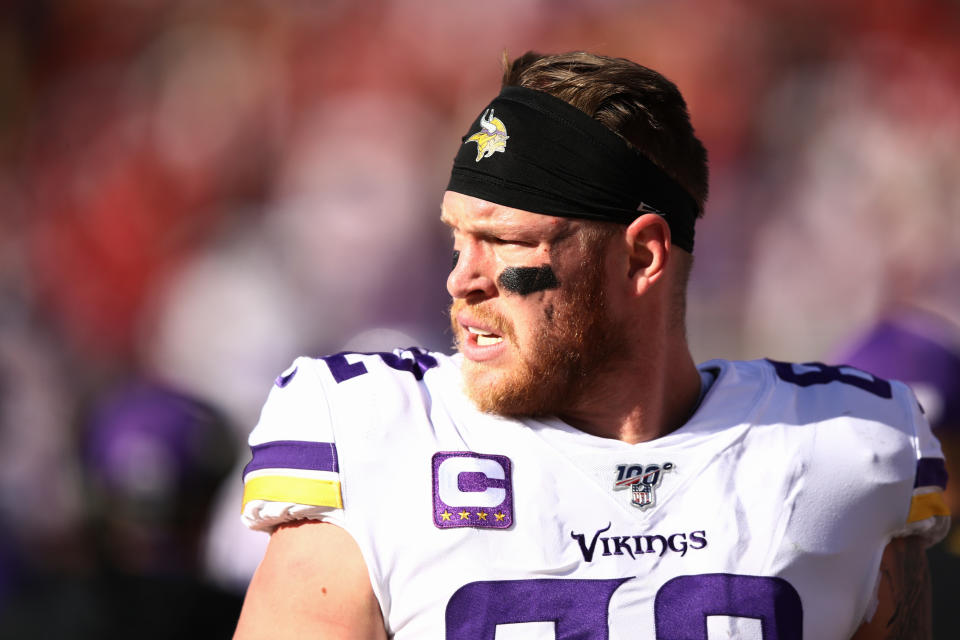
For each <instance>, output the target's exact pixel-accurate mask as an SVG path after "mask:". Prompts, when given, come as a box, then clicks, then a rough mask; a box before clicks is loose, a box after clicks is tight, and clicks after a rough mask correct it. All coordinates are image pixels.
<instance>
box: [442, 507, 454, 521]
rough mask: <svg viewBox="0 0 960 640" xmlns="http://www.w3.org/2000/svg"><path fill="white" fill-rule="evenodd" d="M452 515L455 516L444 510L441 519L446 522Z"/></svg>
mask: <svg viewBox="0 0 960 640" xmlns="http://www.w3.org/2000/svg"><path fill="white" fill-rule="evenodd" d="M452 515H453V514H452V513H450V512H449V511H447V510H446V509H444V511H443V513H441V514H440V517H441V518H443V519H444V520H449V519H450V516H452Z"/></svg>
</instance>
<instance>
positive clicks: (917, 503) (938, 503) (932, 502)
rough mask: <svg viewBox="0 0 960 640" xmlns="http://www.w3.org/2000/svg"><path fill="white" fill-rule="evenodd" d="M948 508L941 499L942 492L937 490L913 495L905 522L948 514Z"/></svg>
mask: <svg viewBox="0 0 960 640" xmlns="http://www.w3.org/2000/svg"><path fill="white" fill-rule="evenodd" d="M949 515H950V509H949V508H948V507H947V504H946V503H945V502H944V501H943V494H942V493H940V492H939V491H936V492H934V493H924V494H922V495H919V496H914V497H913V500H912V501H911V502H910V515H909V516H907V523H908V524H909V523H911V522H919V521H921V520H926V519H927V518H932V517H933V516H949Z"/></svg>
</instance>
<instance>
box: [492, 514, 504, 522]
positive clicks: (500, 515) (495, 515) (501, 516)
mask: <svg viewBox="0 0 960 640" xmlns="http://www.w3.org/2000/svg"><path fill="white" fill-rule="evenodd" d="M493 517H494V518H496V519H497V521H500V520H503V519H504V518H505V517H506V516H505V515H503V513H495V514H493Z"/></svg>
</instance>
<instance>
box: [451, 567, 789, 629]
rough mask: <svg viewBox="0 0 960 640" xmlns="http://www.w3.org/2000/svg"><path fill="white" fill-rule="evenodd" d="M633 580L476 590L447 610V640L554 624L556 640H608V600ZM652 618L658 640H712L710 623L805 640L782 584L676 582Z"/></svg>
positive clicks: (487, 585) (495, 585)
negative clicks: (753, 622) (500, 628)
mask: <svg viewBox="0 0 960 640" xmlns="http://www.w3.org/2000/svg"><path fill="white" fill-rule="evenodd" d="M630 579H631V578H621V579H615V580H574V579H569V580H564V579H535V580H488V581H482V582H471V583H469V584H466V585H464V586H462V587H460V589H458V590H457V591H456V593H454V594H453V596H452V597H451V598H450V601H449V602H448V603H447V611H446V625H447V633H446V638H447V640H468V639H469V640H494V638H495V637H496V631H497V625H501V624H517V623H523V622H553V623H554V637H555V638H556V640H574V639H575V638H576V639H578V640H607V639H608V638H609V635H610V628H609V622H608V609H609V608H610V599H611V598H612V597H613V593H614V592H615V591H616V590H617V588H619V587H620V585H621V584H623V583H624V582H626V581H627V580H630ZM653 610H654V625H655V628H656V637H655V640H709V639H708V637H707V617H708V616H736V617H745V618H754V619H759V620H760V625H761V630H762V633H763V640H799V639H800V638H801V637H802V636H803V607H802V606H801V603H800V596H799V594H798V593H797V591H796V589H794V588H793V586H791V585H790V583H789V582H787V581H786V580H783V579H782V578H775V577H768V576H740V575H732V574H726V573H708V574H703V575H693V576H679V577H677V578H674V579H672V580H669V581H668V582H667V583H666V584H664V585H663V586H662V587H660V589H659V590H658V591H657V595H656V597H655V599H654V606H653ZM638 640H641V639H638Z"/></svg>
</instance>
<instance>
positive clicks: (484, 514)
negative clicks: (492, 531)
mask: <svg viewBox="0 0 960 640" xmlns="http://www.w3.org/2000/svg"><path fill="white" fill-rule="evenodd" d="M477 517H478V518H480V519H481V520H486V519H487V512H486V511H477Z"/></svg>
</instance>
